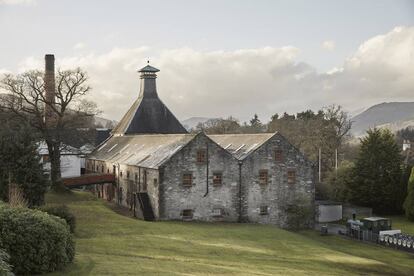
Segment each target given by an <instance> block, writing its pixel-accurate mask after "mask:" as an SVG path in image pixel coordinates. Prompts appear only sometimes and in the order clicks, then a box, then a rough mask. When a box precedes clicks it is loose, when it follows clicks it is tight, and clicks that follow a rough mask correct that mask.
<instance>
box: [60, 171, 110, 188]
mask: <svg viewBox="0 0 414 276" xmlns="http://www.w3.org/2000/svg"><path fill="white" fill-rule="evenodd" d="M114 182H115V175H113V174H109V173H108V174H104V173H102V174H101V173H90V174H84V175H81V176H78V177H70V178H64V179H63V184H64V185H65V186H66V187H68V188H77V187H80V186H87V185H94V184H104V183H114Z"/></svg>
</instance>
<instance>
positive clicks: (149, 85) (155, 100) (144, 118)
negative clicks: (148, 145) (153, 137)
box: [112, 65, 187, 135]
mask: <svg viewBox="0 0 414 276" xmlns="http://www.w3.org/2000/svg"><path fill="white" fill-rule="evenodd" d="M158 71H159V70H158V69H156V68H154V67H152V66H149V65H147V66H145V67H144V68H142V69H141V70H140V71H139V72H141V86H140V93H139V96H138V99H137V100H136V101H135V102H134V103H133V104H132V106H131V108H130V109H129V110H128V111H127V113H126V114H125V115H124V117H123V118H122V119H121V121H120V122H119V123H118V125H117V126H116V127H115V128H114V130H113V131H112V134H114V135H126V134H175V133H187V130H186V129H185V128H184V127H183V126H182V125H181V123H180V122H179V121H178V120H177V118H176V117H175V116H174V114H173V113H172V112H171V111H170V110H169V109H168V108H167V107H166V106H165V104H164V103H163V102H162V101H161V100H160V98H159V97H158V93H157V87H156V76H155V74H150V75H147V74H145V73H146V72H158Z"/></svg>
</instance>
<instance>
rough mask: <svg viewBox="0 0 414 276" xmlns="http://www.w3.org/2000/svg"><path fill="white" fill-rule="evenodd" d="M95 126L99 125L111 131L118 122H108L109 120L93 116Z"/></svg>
mask: <svg viewBox="0 0 414 276" xmlns="http://www.w3.org/2000/svg"><path fill="white" fill-rule="evenodd" d="M95 124H96V125H100V126H102V127H104V128H110V129H113V128H114V127H115V126H116V125H117V124H118V122H117V121H115V120H109V119H106V118H102V117H99V116H95Z"/></svg>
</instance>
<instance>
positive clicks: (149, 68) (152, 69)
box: [138, 65, 160, 73]
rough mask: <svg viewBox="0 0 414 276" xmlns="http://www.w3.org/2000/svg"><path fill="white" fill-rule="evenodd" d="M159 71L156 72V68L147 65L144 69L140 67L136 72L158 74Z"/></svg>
mask: <svg viewBox="0 0 414 276" xmlns="http://www.w3.org/2000/svg"><path fill="white" fill-rule="evenodd" d="M159 71H160V70H158V69H157V68H155V67H152V66H151V65H147V66H145V67H142V68H141V69H140V70H138V72H140V73H141V72H153V73H156V72H159Z"/></svg>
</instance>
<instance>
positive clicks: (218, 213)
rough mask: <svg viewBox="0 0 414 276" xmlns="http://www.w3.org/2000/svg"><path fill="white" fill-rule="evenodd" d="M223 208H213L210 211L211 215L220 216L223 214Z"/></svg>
mask: <svg viewBox="0 0 414 276" xmlns="http://www.w3.org/2000/svg"><path fill="white" fill-rule="evenodd" d="M223 213H224V212H223V209H222V208H214V209H213V211H212V212H211V215H212V216H213V217H222V216H223Z"/></svg>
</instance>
